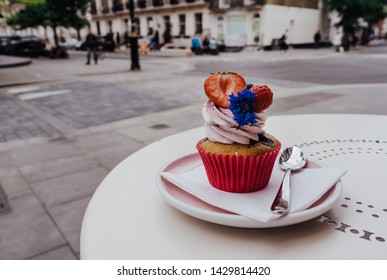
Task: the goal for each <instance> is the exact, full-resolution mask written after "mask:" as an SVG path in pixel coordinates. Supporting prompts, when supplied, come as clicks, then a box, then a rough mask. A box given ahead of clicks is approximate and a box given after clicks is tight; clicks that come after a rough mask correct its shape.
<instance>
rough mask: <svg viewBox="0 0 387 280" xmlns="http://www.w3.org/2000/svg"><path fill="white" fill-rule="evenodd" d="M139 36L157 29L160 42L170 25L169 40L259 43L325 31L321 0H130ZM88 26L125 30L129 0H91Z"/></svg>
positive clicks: (301, 40) (300, 40)
mask: <svg viewBox="0 0 387 280" xmlns="http://www.w3.org/2000/svg"><path fill="white" fill-rule="evenodd" d="M134 6H135V14H136V17H138V19H139V33H140V36H146V35H147V34H149V33H155V32H156V31H158V34H159V36H160V42H161V43H163V42H164V41H165V40H164V36H163V34H165V32H168V31H167V29H168V26H170V35H171V38H172V41H171V42H170V45H172V46H175V47H180V46H181V47H183V46H189V45H190V38H192V36H194V35H195V34H199V35H201V36H202V37H204V36H207V37H214V38H216V39H217V40H218V41H219V42H221V43H222V42H223V43H224V44H225V45H226V46H228V47H244V46H249V45H256V44H257V43H259V44H261V45H265V46H270V45H271V44H272V43H273V39H278V38H280V37H281V36H282V34H283V33H284V32H285V30H286V29H288V31H289V43H290V44H306V43H311V42H313V36H314V34H315V33H316V31H317V30H320V32H321V33H323V34H324V35H325V36H323V38H325V37H327V36H328V35H329V28H330V26H329V21H327V16H328V13H327V11H326V10H324V5H323V1H322V0H134ZM91 14H92V21H91V26H92V29H93V30H94V31H95V32H97V33H98V34H101V35H104V34H106V33H108V32H113V33H117V32H119V33H121V34H123V33H124V32H125V31H126V30H127V29H128V24H130V18H129V1H127V0H94V1H93V2H92V5H91Z"/></svg>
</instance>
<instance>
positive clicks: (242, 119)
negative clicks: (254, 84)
mask: <svg viewBox="0 0 387 280" xmlns="http://www.w3.org/2000/svg"><path fill="white" fill-rule="evenodd" d="M255 97H256V95H255V93H254V92H252V91H251V90H249V89H247V88H246V89H244V90H243V91H242V92H238V94H237V95H233V94H230V99H229V101H230V103H231V104H230V107H229V109H230V110H231V112H232V113H233V114H234V120H235V121H236V122H237V123H238V124H239V125H240V126H243V125H246V124H254V123H256V122H257V121H258V118H257V115H256V114H254V100H255Z"/></svg>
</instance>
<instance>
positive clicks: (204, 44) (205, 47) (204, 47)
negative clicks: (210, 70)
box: [203, 36, 210, 53]
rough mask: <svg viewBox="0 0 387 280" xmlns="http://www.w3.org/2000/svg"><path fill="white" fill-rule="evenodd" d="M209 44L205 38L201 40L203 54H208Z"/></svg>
mask: <svg viewBox="0 0 387 280" xmlns="http://www.w3.org/2000/svg"><path fill="white" fill-rule="evenodd" d="M209 44H210V41H209V40H208V38H207V36H204V39H203V53H209V49H208V45H209Z"/></svg>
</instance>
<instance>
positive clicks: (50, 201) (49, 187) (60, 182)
mask: <svg viewBox="0 0 387 280" xmlns="http://www.w3.org/2000/svg"><path fill="white" fill-rule="evenodd" d="M107 174H108V170H106V169H105V168H103V167H96V168H93V169H90V170H86V171H80V172H75V173H72V174H68V175H64V176H61V177H56V178H53V179H48V180H45V181H40V182H37V183H32V184H31V188H32V189H33V191H34V193H35V194H36V196H37V197H38V198H39V200H40V201H41V203H43V205H44V206H45V207H47V208H51V207H53V206H58V205H62V204H65V203H69V202H72V201H74V200H77V199H80V198H85V197H89V196H91V195H92V194H93V193H94V191H95V189H96V188H97V187H98V185H99V184H100V182H101V181H102V179H103V178H104V177H105V176H106V175H107Z"/></svg>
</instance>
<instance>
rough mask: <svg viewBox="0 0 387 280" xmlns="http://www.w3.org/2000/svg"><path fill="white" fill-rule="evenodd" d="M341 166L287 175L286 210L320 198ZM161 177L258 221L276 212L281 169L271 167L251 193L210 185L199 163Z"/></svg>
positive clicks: (341, 173)
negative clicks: (265, 179) (267, 177)
mask: <svg viewBox="0 0 387 280" xmlns="http://www.w3.org/2000/svg"><path fill="white" fill-rule="evenodd" d="M345 173H346V170H344V169H341V168H328V167H322V168H305V169H302V170H301V171H298V172H293V173H292V175H291V198H292V200H291V204H290V209H289V213H294V212H297V211H301V210H305V209H307V208H308V207H309V206H310V205H312V204H313V203H314V202H316V201H317V200H318V199H319V198H321V197H322V196H323V195H324V194H325V193H326V192H327V191H328V190H329V189H330V188H331V187H332V186H333V185H334V184H335V183H336V182H337V181H339V180H340V178H341V177H342V176H344V174H345ZM161 176H163V177H164V178H165V179H167V180H168V181H170V182H171V183H173V184H174V185H176V186H177V187H179V188H181V189H183V190H184V191H186V192H188V193H190V194H192V195H194V196H196V197H197V198H199V199H201V200H203V201H205V202H207V203H208V204H211V205H214V206H217V207H219V208H222V209H225V210H228V211H230V212H233V213H236V214H239V215H241V216H245V217H248V218H251V219H254V220H258V221H261V222H268V221H270V220H272V219H277V218H279V217H280V216H279V215H276V214H273V213H272V212H271V210H270V208H271V205H272V203H273V201H274V198H275V197H276V195H277V193H278V190H279V187H280V185H281V181H282V178H283V176H284V171H282V170H280V168H279V167H277V166H276V167H275V168H274V170H273V173H272V176H271V179H270V182H269V184H268V186H267V187H266V188H265V189H263V190H260V191H257V192H252V193H229V192H224V191H221V190H218V189H216V188H214V187H212V186H211V185H210V183H209V182H208V179H207V175H206V172H205V170H204V166H203V165H199V166H197V167H195V168H193V169H191V170H189V171H187V172H185V173H181V174H175V173H171V172H163V173H161Z"/></svg>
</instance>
